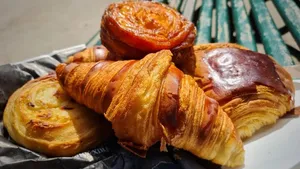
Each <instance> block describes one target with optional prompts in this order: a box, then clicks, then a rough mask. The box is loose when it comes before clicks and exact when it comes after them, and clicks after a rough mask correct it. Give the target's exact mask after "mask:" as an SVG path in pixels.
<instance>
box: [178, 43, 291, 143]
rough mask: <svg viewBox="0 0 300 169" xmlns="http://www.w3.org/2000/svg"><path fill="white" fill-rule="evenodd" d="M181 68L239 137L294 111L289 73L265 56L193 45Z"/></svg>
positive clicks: (241, 49) (224, 47)
mask: <svg viewBox="0 0 300 169" xmlns="http://www.w3.org/2000/svg"><path fill="white" fill-rule="evenodd" d="M188 57H190V58H193V59H187V60H185V62H186V63H185V64H183V67H182V69H183V70H184V72H185V73H188V74H190V75H192V76H194V78H195V80H196V81H197V83H198V85H199V86H200V87H201V88H202V89H203V90H204V92H205V94H206V95H207V96H209V97H211V98H213V99H215V100H217V101H218V102H219V104H220V106H221V107H222V108H223V110H224V111H225V112H226V113H227V114H228V115H229V117H230V118H231V120H232V121H233V124H234V126H235V128H236V129H237V132H238V134H239V135H240V137H241V138H247V137H250V136H252V135H253V133H254V132H255V131H257V130H258V129H260V128H261V127H263V126H265V125H269V124H273V123H275V122H276V120H277V119H278V118H279V117H281V116H283V115H284V114H286V112H288V111H290V110H292V109H293V108H294V94H295V89H294V84H293V81H292V78H291V76H290V75H289V73H287V72H286V71H285V69H284V68H282V67H281V66H280V65H279V64H278V63H277V62H276V61H275V60H273V59H272V58H271V57H269V56H268V55H264V54H260V53H257V52H253V51H250V50H247V49H246V48H244V47H242V46H239V45H236V44H227V43H225V44H222V43H220V44H203V45H197V46H194V49H193V54H192V55H190V56H188Z"/></svg>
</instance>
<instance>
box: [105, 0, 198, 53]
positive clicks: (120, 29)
mask: <svg viewBox="0 0 300 169" xmlns="http://www.w3.org/2000/svg"><path fill="white" fill-rule="evenodd" d="M195 30H196V29H195V26H194V25H193V23H192V22H190V21H188V20H187V19H185V18H184V17H183V16H182V15H180V14H179V13H178V12H177V11H175V10H174V9H172V8H170V7H167V6H166V5H163V4H161V3H156V2H149V1H125V2H120V3H114V4H111V5H110V6H109V7H108V8H107V9H106V11H105V13H104V15H103V17H102V21H101V41H102V43H103V44H104V46H106V47H107V48H108V49H109V51H112V52H114V53H115V54H116V56H117V57H118V58H120V59H140V58H142V57H144V56H145V55H146V54H148V53H151V52H156V51H159V50H162V49H171V50H172V49H174V50H176V51H180V50H182V49H185V48H188V47H192V46H193V42H194V39H195V36H196V33H195Z"/></svg>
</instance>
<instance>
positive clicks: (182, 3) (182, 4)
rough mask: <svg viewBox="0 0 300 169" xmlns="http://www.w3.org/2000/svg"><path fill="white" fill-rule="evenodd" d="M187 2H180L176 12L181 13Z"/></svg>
mask: <svg viewBox="0 0 300 169" xmlns="http://www.w3.org/2000/svg"><path fill="white" fill-rule="evenodd" d="M187 1H188V0H181V5H180V8H179V9H178V11H179V12H180V13H183V11H184V9H185V6H186V3H187Z"/></svg>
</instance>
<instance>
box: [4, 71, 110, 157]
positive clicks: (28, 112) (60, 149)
mask: <svg viewBox="0 0 300 169" xmlns="http://www.w3.org/2000/svg"><path fill="white" fill-rule="evenodd" d="M3 122H4V126H5V128H6V129H7V131H8V133H9V135H10V136H11V137H12V138H13V140H14V141H16V142H17V143H18V144H20V145H23V146H24V147H26V148H28V149H31V150H33V151H36V152H40V153H43V154H46V155H49V156H72V155H75V154H77V153H79V152H82V151H85V150H88V149H90V148H93V147H95V146H96V145H98V144H99V143H101V142H103V141H104V140H106V139H107V138H108V137H109V136H110V135H111V134H112V130H111V125H110V123H109V122H108V121H106V120H105V118H103V117H102V116H100V115H98V114H96V113H93V111H92V110H90V109H88V108H85V107H83V106H81V105H79V104H77V103H75V102H74V101H72V100H71V98H70V97H69V96H68V95H66V93H65V92H64V91H63V90H62V88H61V87H60V85H59V83H58V81H57V79H56V76H55V75H48V76H45V77H41V78H38V79H35V80H32V81H29V82H28V83H26V84H25V85H24V86H23V87H21V88H20V89H18V90H17V91H16V92H15V93H13V95H12V96H11V97H10V98H9V101H8V103H7V105H6V108H5V110H4V116H3Z"/></svg>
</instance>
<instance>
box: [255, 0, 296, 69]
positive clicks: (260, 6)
mask: <svg viewBox="0 0 300 169" xmlns="http://www.w3.org/2000/svg"><path fill="white" fill-rule="evenodd" d="M250 3H251V7H252V12H253V17H254V20H255V24H256V26H257V28H258V31H259V34H260V37H261V39H262V42H263V44H264V48H265V51H266V53H267V54H269V55H271V56H273V57H274V58H275V60H277V62H279V64H281V65H282V66H289V65H293V64H294V62H293V60H292V58H291V55H290V52H289V51H288V49H287V47H286V45H285V43H284V41H283V39H282V38H281V36H280V33H279V31H278V29H277V28H276V26H275V24H274V21H273V19H272V18H271V15H270V13H269V11H268V9H267V7H266V4H265V2H264V1H263V0H250Z"/></svg>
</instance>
